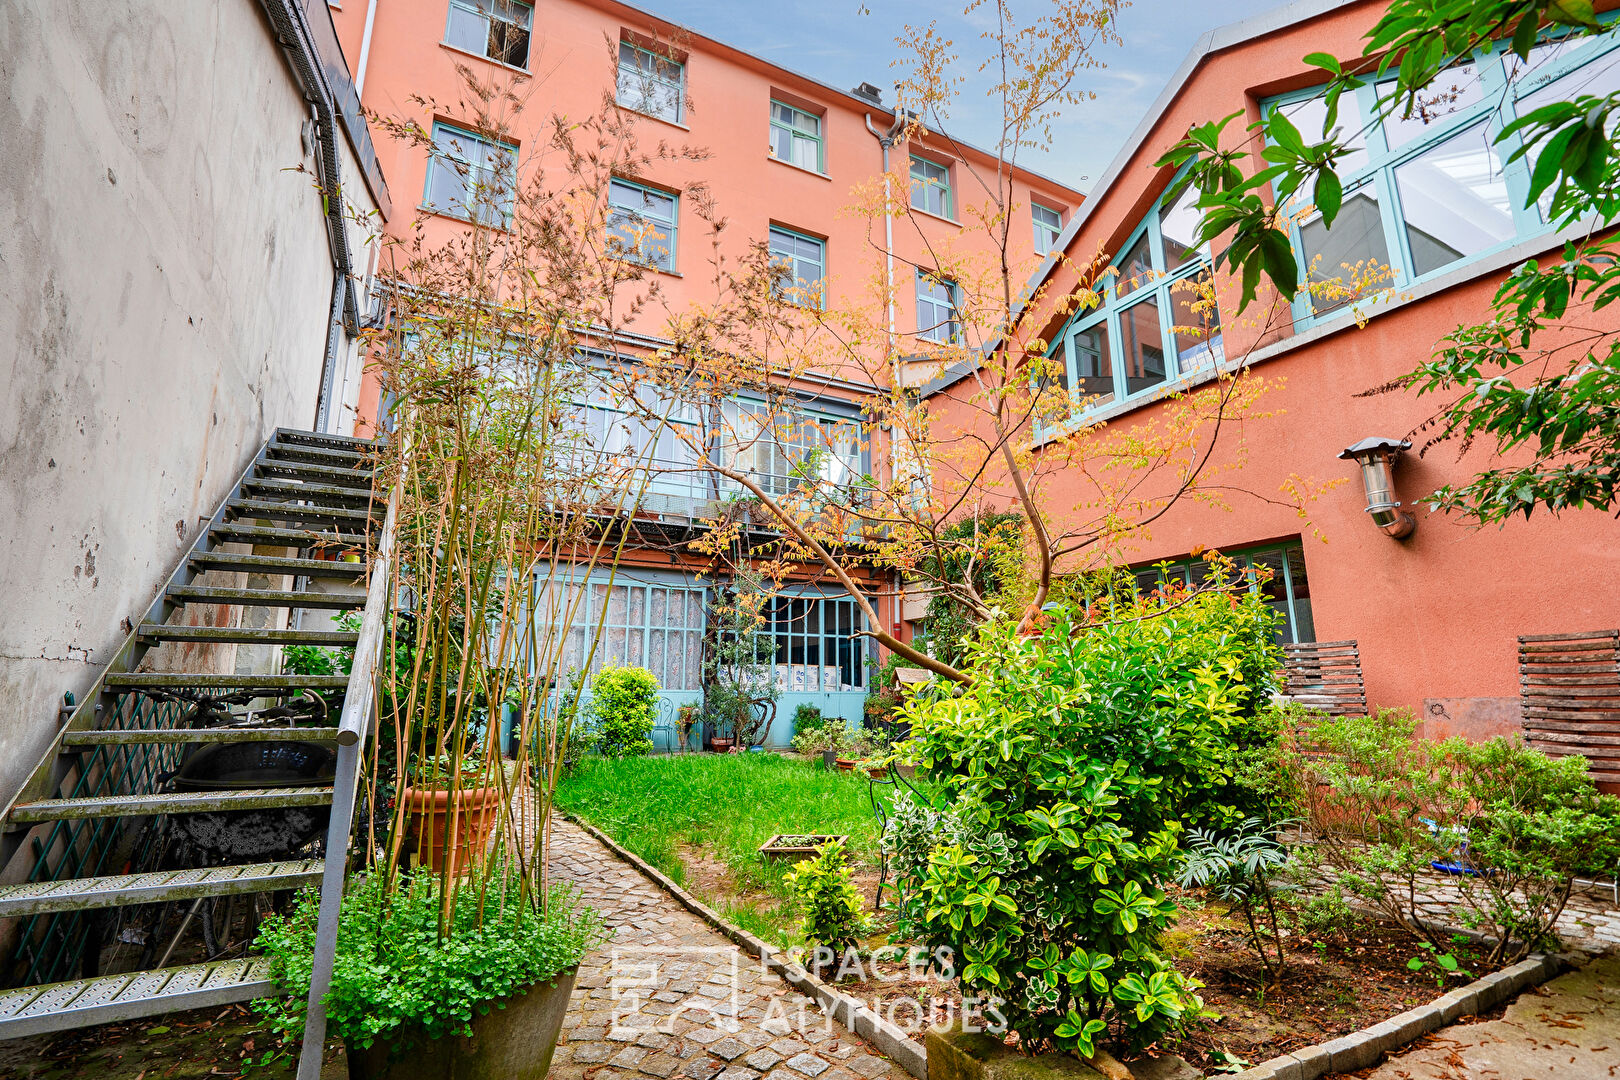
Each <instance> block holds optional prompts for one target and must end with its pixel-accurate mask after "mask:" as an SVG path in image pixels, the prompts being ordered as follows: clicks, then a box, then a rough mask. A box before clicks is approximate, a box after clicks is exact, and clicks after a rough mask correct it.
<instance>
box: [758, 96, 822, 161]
mask: <svg viewBox="0 0 1620 1080" xmlns="http://www.w3.org/2000/svg"><path fill="white" fill-rule="evenodd" d="M771 156H772V157H773V158H776V160H778V161H785V162H787V163H788V164H790V165H797V166H798V167H799V168H801V169H809V170H810V171H811V172H825V171H826V163H825V161H824V160H823V158H822V156H821V117H819V116H815V115H812V114H811V113H807V112H805V111H804V110H803V109H795V108H794V107H793V106H792V105H784V104H782V103H781V102H780V101H772V102H771Z"/></svg>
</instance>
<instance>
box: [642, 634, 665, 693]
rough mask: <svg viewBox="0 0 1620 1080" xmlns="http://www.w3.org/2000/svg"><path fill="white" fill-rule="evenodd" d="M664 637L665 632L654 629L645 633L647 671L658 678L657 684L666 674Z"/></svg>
mask: <svg viewBox="0 0 1620 1080" xmlns="http://www.w3.org/2000/svg"><path fill="white" fill-rule="evenodd" d="M664 636H665V632H664V631H663V630H659V629H657V628H656V627H655V628H653V629H652V630H649V631H648V632H647V669H648V670H649V671H651V672H652V673H653V674H654V675H657V676H658V679H659V682H663V680H664V677H665V676H666V675H667V674H668V672H667V670H666V667H665V659H666V658H665V655H664Z"/></svg>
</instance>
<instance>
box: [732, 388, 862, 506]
mask: <svg viewBox="0 0 1620 1080" xmlns="http://www.w3.org/2000/svg"><path fill="white" fill-rule="evenodd" d="M721 416H722V417H723V422H724V429H723V433H722V442H723V451H724V453H725V456H726V460H727V461H728V462H729V463H730V465H731V467H732V468H734V469H737V470H738V471H739V472H746V473H748V474H749V475H750V476H752V477H753V479H754V481H755V482H756V483H757V484H759V486H760V488H761V489H763V490H764V491H765V493H766V494H768V495H788V494H792V493H794V492H796V491H799V490H800V489H801V488H802V487H804V486H805V485H807V484H813V485H816V486H818V487H822V488H826V487H835V488H845V489H847V488H850V487H853V486H855V485H856V484H858V483H860V482H861V481H862V478H863V477H864V475H865V471H866V470H865V467H864V455H863V453H862V446H861V428H860V424H859V423H858V422H856V421H854V420H852V419H840V418H836V417H831V416H824V415H818V414H815V413H811V412H808V411H805V410H801V409H797V408H789V407H784V406H781V405H776V406H772V405H768V404H766V403H765V402H759V401H747V400H741V399H736V398H733V399H731V400H728V401H726V402H725V403H724V404H723V406H722V407H721Z"/></svg>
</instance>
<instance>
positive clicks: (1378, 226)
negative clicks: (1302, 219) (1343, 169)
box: [1299, 184, 1389, 316]
mask: <svg viewBox="0 0 1620 1080" xmlns="http://www.w3.org/2000/svg"><path fill="white" fill-rule="evenodd" d="M1299 232H1300V242H1301V244H1302V246H1303V247H1304V249H1305V250H1304V254H1305V266H1306V273H1307V274H1308V275H1309V279H1310V280H1311V281H1315V282H1324V283H1328V284H1327V288H1325V289H1322V290H1318V291H1314V292H1312V293H1311V297H1310V301H1311V310H1312V311H1313V312H1314V313H1315V314H1316V315H1318V316H1322V315H1326V314H1327V313H1328V312H1330V311H1337V310H1338V309H1339V308H1342V307H1344V306H1345V305H1346V304H1349V303H1351V302H1352V301H1353V300H1355V299H1356V298H1357V295H1358V283H1357V278H1358V275H1359V276H1365V275H1366V273H1367V272H1368V270H1369V269H1371V267H1372V266H1374V265H1376V266H1388V265H1389V244H1388V242H1387V241H1386V240H1385V238H1384V223H1383V219H1382V218H1381V217H1379V213H1378V196H1377V194H1376V193H1375V192H1374V191H1373V188H1372V185H1371V184H1366V185H1363V186H1362V187H1359V188H1357V189H1356V190H1354V191H1352V192H1350V193H1348V194H1347V195H1345V197H1344V205H1343V206H1342V207H1341V208H1340V209H1339V216H1338V217H1337V218H1335V219H1334V220H1333V228H1331V229H1328V228H1324V227H1323V225H1322V219H1321V218H1320V217H1317V218H1314V219H1312V220H1310V221H1307V222H1306V223H1305V224H1304V225H1301V226H1300V230H1299Z"/></svg>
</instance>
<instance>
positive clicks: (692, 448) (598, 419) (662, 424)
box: [556, 372, 711, 510]
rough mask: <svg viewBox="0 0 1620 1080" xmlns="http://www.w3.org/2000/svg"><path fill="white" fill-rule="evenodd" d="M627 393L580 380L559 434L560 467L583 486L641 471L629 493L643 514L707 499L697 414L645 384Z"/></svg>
mask: <svg viewBox="0 0 1620 1080" xmlns="http://www.w3.org/2000/svg"><path fill="white" fill-rule="evenodd" d="M629 393H631V391H628V390H626V389H625V388H624V387H622V386H618V385H614V382H613V380H608V379H604V378H599V377H598V376H597V375H596V373H594V372H593V373H590V374H588V375H587V376H586V378H585V380H584V385H582V386H581V387H580V391H579V393H578V394H577V396H576V397H575V409H574V410H573V411H571V412H570V413H569V414H568V415H566V416H564V417H563V424H562V427H561V429H560V430H559V431H558V434H557V439H556V441H557V443H558V446H559V451H560V452H559V459H558V468H559V469H560V470H563V472H564V473H565V475H567V476H568V477H570V478H571V479H574V480H578V481H581V482H585V483H590V482H592V480H593V478H596V479H599V481H600V483H601V484H602V486H603V487H604V488H605V489H613V488H615V487H617V486H618V485H619V484H620V483H621V482H622V481H623V480H624V478H625V477H626V475H627V474H629V473H632V472H634V471H635V470H640V469H646V470H648V471H649V472H650V473H651V474H652V475H651V476H650V477H649V478H648V481H647V485H646V487H645V489H642V488H641V486H640V485H639V483H635V482H634V481H632V487H631V489H630V494H632V495H633V494H635V493H636V492H637V491H640V493H641V496H642V500H643V501H642V503H641V506H642V507H643V508H646V509H659V510H663V509H672V510H690V509H691V503H692V502H693V501H697V500H705V499H707V498H709V497H710V496H711V492H710V482H709V476H708V475H707V474H706V473H705V472H704V471H702V470H701V469H700V468H699V467H698V462H699V460H700V457H701V450H700V449H699V448H701V447H703V446H704V445H705V442H706V440H705V435H704V430H703V410H702V409H701V408H699V407H698V406H695V405H692V404H690V403H688V402H683V401H677V400H674V399H672V398H671V397H669V396H668V395H667V394H665V393H663V392H662V391H660V389H659V388H658V387H657V386H654V385H652V384H650V383H640V384H638V385H636V386H635V388H634V391H633V393H634V397H635V400H633V401H632V400H627V399H626V395H627V394H629ZM651 417H658V418H659V419H658V420H654V419H651ZM671 499H674V500H677V502H676V503H674V504H672V503H671V501H670V500H671ZM679 500H686V502H685V503H680V502H679ZM649 502H653V503H656V504H657V505H655V506H650V505H649Z"/></svg>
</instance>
